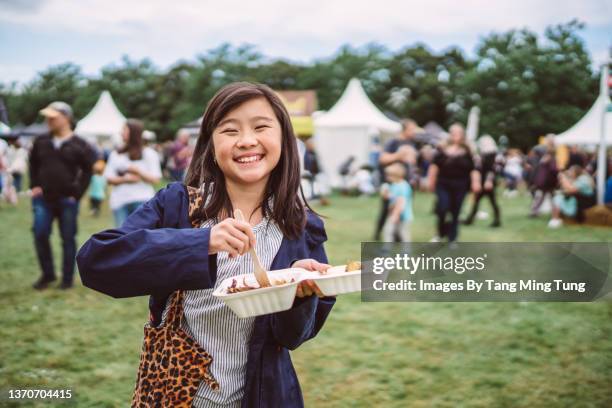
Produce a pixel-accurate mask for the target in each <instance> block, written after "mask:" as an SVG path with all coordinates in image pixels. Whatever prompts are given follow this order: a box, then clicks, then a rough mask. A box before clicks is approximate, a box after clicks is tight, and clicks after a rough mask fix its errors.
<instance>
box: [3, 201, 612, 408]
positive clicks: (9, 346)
mask: <svg viewBox="0 0 612 408" xmlns="http://www.w3.org/2000/svg"><path fill="white" fill-rule="evenodd" d="M483 204H484V205H483V207H482V208H483V209H488V207H487V204H486V203H483ZM527 204H528V203H527V200H526V198H515V199H502V204H501V205H502V209H503V224H504V225H503V227H502V228H500V229H495V230H493V229H489V228H488V227H487V224H488V223H487V222H485V221H479V222H477V225H476V226H472V227H469V228H463V229H462V231H461V235H460V238H461V239H462V240H464V241H479V242H483V241H534V242H535V241H545V242H546V241H547V242H553V241H608V242H610V240H611V238H612V234H611V231H610V230H607V229H603V228H601V229H600V228H592V227H578V226H572V227H565V228H563V229H561V230H549V229H547V228H546V222H547V220H546V219H543V218H542V219H537V220H531V219H527V217H526V216H525V214H526V212H527ZM431 205H432V201H431V197H430V196H429V195H422V194H421V195H418V196H417V198H416V201H415V214H416V217H417V219H416V221H415V223H414V226H413V230H412V236H413V239H414V240H415V241H427V240H429V238H431V236H432V233H433V217H432V216H431V215H430V209H431ZM86 207H87V205H86V204H85V203H83V208H82V210H81V217H80V231H79V242H80V243H82V242H84V240H85V239H87V237H88V236H89V235H90V234H92V233H93V232H96V231H99V230H101V229H103V228H107V227H109V226H110V223H111V217H110V214H109V213H108V210H107V209H105V212H104V213H103V214H102V216H101V217H100V218H98V219H94V218H91V217H90V216H89V215H87V211H86V210H87V208H86ZM318 210H319V211H320V212H321V213H323V214H324V215H326V216H327V217H328V218H327V220H326V226H327V231H328V235H329V242H328V244H327V251H328V255H329V257H330V260H331V262H332V263H336V264H337V263H344V261H346V260H347V259H358V258H359V251H360V242H361V241H367V240H369V239H370V238H371V235H372V226H373V222H374V221H373V220H374V218H375V217H376V213H377V211H378V200H377V199H375V198H346V197H333V199H332V205H331V206H329V207H324V208H318ZM30 224H31V214H30V205H29V202H27V200H22V202H21V203H20V204H19V206H18V207H17V208H12V207H8V206H7V205H2V207H1V208H0V227H1V228H0V230H1V231H2V233H1V234H0V254H1V255H0V282H2V283H1V284H0V313H1V314H0V316H1V323H0V390H2V394H3V395H2V398H5V396H6V390H7V389H9V388H13V389H14V388H71V389H72V390H73V395H74V396H75V398H74V400H73V401H72V403H71V404H72V405H71V406H79V407H124V406H128V405H129V401H130V398H131V393H132V390H133V386H134V381H135V377H136V369H137V366H138V358H139V353H140V347H141V340H142V327H143V324H144V323H145V321H146V319H147V316H148V311H147V299H146V298H135V299H123V300H115V299H111V298H109V297H106V296H104V295H101V294H98V293H96V292H94V291H92V290H89V289H86V288H83V287H82V286H80V284H77V287H76V288H75V289H73V290H71V291H68V292H60V291H59V290H57V289H50V290H47V291H45V292H42V293H38V292H35V291H34V290H32V289H31V284H32V282H33V281H34V280H35V279H36V278H37V277H38V274H39V270H38V265H37V262H36V258H35V254H34V249H33V245H32V236H31V233H30ZM56 234H57V229H56V227H55V231H54V237H53V244H54V249H55V260H56V264H58V262H59V259H60V254H61V253H60V251H59V250H60V248H59V238H58V236H57V235H56ZM292 358H293V360H294V362H295V365H296V369H297V372H298V375H299V377H300V381H301V384H302V388H303V392H304V396H305V400H306V406H309V407H349V406H350V407H353V406H355V407H432V406H436V407H438V406H439V407H515V406H518V407H551V406H553V407H555V406H561V407H611V406H612V304H610V303H592V304H578V303H362V302H361V301H360V297H359V295H358V294H354V295H347V296H342V297H340V298H339V299H338V302H337V304H336V306H335V308H334V310H333V312H332V314H331V315H330V318H329V319H328V321H327V323H326V325H325V327H324V329H323V330H322V332H321V333H320V334H319V336H318V337H317V338H316V339H314V340H313V341H311V342H308V343H306V344H304V345H303V346H302V347H300V348H299V349H298V350H296V351H295V352H293V353H292ZM0 406H19V407H22V406H24V407H25V406H60V404H58V403H56V402H53V403H49V402H47V403H38V405H35V404H34V403H32V402H21V403H14V404H13V405H9V403H8V401H7V400H2V399H0Z"/></svg>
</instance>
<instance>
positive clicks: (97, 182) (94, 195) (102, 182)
mask: <svg viewBox="0 0 612 408" xmlns="http://www.w3.org/2000/svg"><path fill="white" fill-rule="evenodd" d="M93 172H94V174H93V176H92V177H91V185H90V186H89V209H90V211H91V215H93V216H94V217H97V216H99V215H100V207H101V205H102V201H104V198H105V197H106V179H105V178H104V175H103V174H104V160H98V161H97V162H96V163H95V164H94V166H93Z"/></svg>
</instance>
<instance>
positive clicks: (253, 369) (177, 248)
mask: <svg viewBox="0 0 612 408" xmlns="http://www.w3.org/2000/svg"><path fill="white" fill-rule="evenodd" d="M188 208H189V204H188V195H187V190H186V188H185V186H184V185H182V184H180V183H172V184H170V185H168V187H166V188H164V189H162V190H160V191H159V192H158V193H157V194H156V195H155V197H154V198H152V199H151V200H150V201H149V202H147V203H146V204H144V205H143V206H141V207H140V208H139V209H138V210H137V211H135V212H134V213H133V214H131V215H130V216H129V217H128V219H127V220H126V221H125V223H124V224H123V225H122V226H121V228H117V229H111V230H106V231H102V232H100V233H98V234H94V235H93V236H92V237H91V238H90V239H89V240H88V241H87V242H86V243H85V244H84V245H83V247H82V248H81V249H80V250H79V253H78V255H77V264H78V266H79V272H80V274H81V280H82V281H83V284H84V285H85V286H87V287H89V288H91V289H94V290H97V291H99V292H102V293H105V294H107V295H110V296H113V297H116V298H122V297H131V296H142V295H150V296H151V297H150V300H149V308H150V311H151V320H152V324H153V325H157V324H159V322H160V321H161V315H162V312H163V309H164V307H165V304H166V300H167V298H168V296H169V295H170V294H171V293H172V292H174V291H175V290H178V289H183V290H196V289H208V288H212V287H214V284H215V281H216V278H217V276H216V275H217V270H216V268H217V262H216V255H212V256H211V255H208V243H209V239H210V229H209V228H192V227H191V223H190V221H189V216H188ZM326 239H327V235H326V234H325V229H324V227H323V222H322V221H321V219H320V218H318V217H317V216H316V215H314V214H312V213H310V212H309V213H308V219H307V224H306V227H305V229H304V231H303V233H302V234H301V236H300V237H299V238H298V239H293V240H292V239H287V237H285V238H283V241H282V243H281V246H280V249H279V251H278V253H277V254H276V257H275V258H274V261H273V262H272V266H271V268H270V269H272V270H276V269H283V268H287V267H289V266H290V265H291V264H292V263H293V262H294V261H295V260H298V259H306V258H314V259H316V260H318V261H319V262H324V263H327V256H326V255H325V251H324V249H323V242H324V241H325V240H326ZM334 302H335V298H321V299H319V298H317V297H316V296H310V297H307V298H301V299H296V300H295V302H294V304H293V307H292V308H291V309H289V310H287V311H284V312H279V313H274V314H269V315H264V316H258V317H257V318H256V319H255V326H254V330H253V335H252V337H251V340H250V344H249V355H248V359H247V373H246V385H245V394H244V399H243V401H242V406H243V407H301V406H303V405H304V403H303V398H302V392H301V390H300V386H299V383H298V379H297V376H296V373H295V370H294V368H293V364H292V363H291V358H290V356H289V350H294V349H295V348H297V347H298V346H299V345H301V344H302V343H303V342H305V341H306V340H308V339H311V338H313V337H314V336H316V335H317V333H318V332H319V330H321V327H322V326H323V323H324V322H325V319H326V318H327V315H328V314H329V312H330V311H331V308H332V306H333V304H334ZM214 357H215V356H214V355H213V358H214Z"/></svg>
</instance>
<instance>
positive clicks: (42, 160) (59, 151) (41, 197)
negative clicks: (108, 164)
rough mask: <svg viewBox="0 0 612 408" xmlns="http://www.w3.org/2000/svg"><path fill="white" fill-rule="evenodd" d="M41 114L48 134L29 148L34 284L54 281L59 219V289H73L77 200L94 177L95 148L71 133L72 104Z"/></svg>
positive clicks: (39, 285) (44, 285)
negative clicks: (52, 239) (54, 231)
mask: <svg viewBox="0 0 612 408" xmlns="http://www.w3.org/2000/svg"><path fill="white" fill-rule="evenodd" d="M40 113H41V114H42V115H43V116H44V117H45V119H46V121H47V125H48V126H49V130H50V133H49V134H47V135H43V136H40V137H38V138H37V139H36V141H35V142H34V145H33V147H32V151H31V152H30V188H31V189H32V208H33V211H34V225H33V228H32V229H33V231H34V243H35V248H36V255H37V256H38V262H39V264H40V268H41V270H42V276H41V277H40V279H39V280H38V281H36V283H34V288H35V289H38V290H42V289H45V288H47V287H48V286H49V283H51V282H53V281H54V280H55V270H54V266H53V254H52V252H51V246H50V245H49V236H50V235H51V225H52V224H53V220H54V219H55V218H57V219H58V220H59V229H60V235H61V237H62V249H63V262H62V283H61V285H60V288H61V289H68V288H70V287H72V281H73V276H74V267H75V256H76V238H75V236H76V232H77V215H78V210H79V200H80V198H81V196H82V195H83V193H84V192H85V190H86V189H87V186H88V185H89V180H90V179H91V174H92V166H93V163H94V161H95V152H94V151H93V149H92V148H91V147H90V146H89V145H88V144H87V142H85V141H84V140H83V139H81V138H79V137H77V136H76V135H75V134H74V133H73V130H72V128H73V114H72V108H71V107H70V105H68V104H66V103H64V102H53V103H51V104H50V105H49V106H47V107H46V108H45V109H43V110H41V111H40Z"/></svg>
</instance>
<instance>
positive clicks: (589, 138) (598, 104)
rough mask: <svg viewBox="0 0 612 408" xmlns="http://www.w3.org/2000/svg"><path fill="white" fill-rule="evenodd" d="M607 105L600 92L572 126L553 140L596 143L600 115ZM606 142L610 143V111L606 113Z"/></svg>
mask: <svg viewBox="0 0 612 408" xmlns="http://www.w3.org/2000/svg"><path fill="white" fill-rule="evenodd" d="M607 106H608V101H607V98H606V96H605V95H604V94H603V93H602V94H601V95H599V97H598V98H597V100H595V103H594V104H593V106H592V107H591V109H589V111H588V112H587V113H586V115H584V117H583V118H582V119H580V120H579V121H578V123H576V124H575V125H574V126H572V127H571V128H569V129H568V130H566V131H565V132H563V133H561V134H559V135H557V137H556V138H555V142H556V143H558V144H565V145H598V144H599V141H600V137H601V115H602V112H605V110H606V108H607ZM606 144H607V145H612V112H607V113H606Z"/></svg>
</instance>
